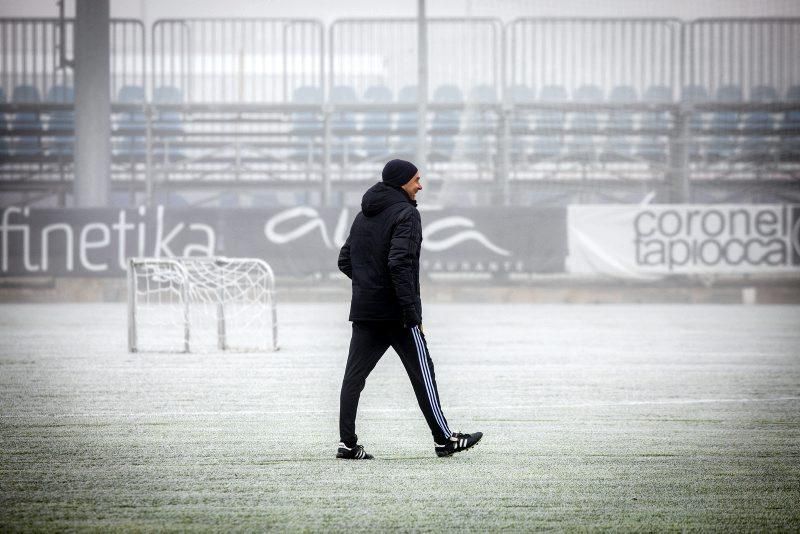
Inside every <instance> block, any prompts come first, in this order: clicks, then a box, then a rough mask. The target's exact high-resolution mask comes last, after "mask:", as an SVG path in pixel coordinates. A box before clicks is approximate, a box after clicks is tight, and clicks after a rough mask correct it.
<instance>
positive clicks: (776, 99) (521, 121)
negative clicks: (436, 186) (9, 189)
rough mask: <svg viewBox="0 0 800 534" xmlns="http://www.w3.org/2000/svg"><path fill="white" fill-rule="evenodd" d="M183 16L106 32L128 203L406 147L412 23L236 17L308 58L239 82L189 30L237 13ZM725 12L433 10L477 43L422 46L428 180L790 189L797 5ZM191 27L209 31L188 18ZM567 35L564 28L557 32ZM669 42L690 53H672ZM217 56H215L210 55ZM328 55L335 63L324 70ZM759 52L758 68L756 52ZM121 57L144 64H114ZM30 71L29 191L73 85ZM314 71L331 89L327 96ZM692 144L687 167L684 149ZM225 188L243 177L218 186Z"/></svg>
mask: <svg viewBox="0 0 800 534" xmlns="http://www.w3.org/2000/svg"><path fill="white" fill-rule="evenodd" d="M48 20H49V19H48ZM52 22H53V21H50V22H48V24H51V23H52ZM183 22H185V24H183V23H181V21H177V22H176V21H156V23H154V25H153V27H152V28H151V29H150V30H151V32H154V31H155V29H156V28H157V29H158V34H157V35H156V34H153V35H152V36H151V37H152V39H145V37H146V36H147V32H146V31H145V30H144V28H143V26H142V25H141V23H139V22H138V21H133V22H131V21H114V22H113V24H114V27H115V28H116V27H119V28H122V27H125V28H128V29H129V30H130V29H133V28H137V29H136V31H135V32H134V33H135V35H136V37H135V39H134V45H133V46H132V47H130V48H127V47H115V48H114V49H113V50H114V52H113V54H114V57H113V58H112V61H113V62H114V65H117V66H116V67H114V70H113V73H114V74H113V76H112V84H111V87H112V89H113V90H114V92H115V96H116V98H115V99H114V100H113V107H112V132H113V143H112V146H113V154H112V162H113V165H112V184H114V188H115V190H117V191H119V190H123V196H122V197H120V199H122V198H123V197H125V198H129V199H131V202H133V203H137V202H140V201H141V200H142V196H141V194H142V192H143V191H144V190H145V189H146V187H145V185H146V184H148V183H149V184H152V183H154V182H155V181H158V180H168V181H170V182H171V183H172V184H173V185H172V186H171V187H175V188H181V187H184V188H186V189H187V190H189V189H196V188H197V187H200V186H202V187H205V188H206V189H209V190H210V191H212V193H210V196H209V197H208V198H217V199H218V202H219V203H221V204H223V203H224V204H226V205H251V204H257V203H259V202H263V203H266V204H269V205H286V204H287V203H289V204H290V203H291V202H292V200H291V199H296V198H300V197H302V198H306V199H309V198H315V199H316V198H321V199H323V201H325V202H333V203H336V202H339V201H340V200H339V199H345V198H347V199H350V198H352V195H350V196H348V195H344V194H340V193H343V190H339V191H338V192H336V191H333V189H332V187H331V180H334V181H335V182H336V185H335V187H337V188H345V187H351V188H352V190H353V191H354V190H356V189H359V188H360V187H362V185H363V183H364V182H365V181H367V180H372V179H374V177H375V175H376V173H377V172H378V171H379V168H380V165H381V163H382V162H383V160H385V159H386V158H388V157H402V158H405V159H415V158H416V157H417V128H418V121H417V111H416V104H417V85H416V81H417V65H416V60H415V56H414V54H408V50H405V49H403V48H402V46H403V45H401V44H399V43H395V42H394V41H393V40H386V39H382V36H384V35H395V34H397V35H402V34H403V33H404V32H406V31H407V30H408V28H412V27H413V21H410V20H407V19H403V20H401V21H387V20H380V21H373V20H371V19H352V20H351V19H348V20H346V21H337V22H335V23H334V24H332V25H331V26H330V27H329V31H330V32H331V34H332V33H333V30H334V28H339V30H338V31H339V34H337V38H335V39H334V38H331V39H325V38H324V33H325V31H326V30H325V27H324V25H322V24H321V23H319V22H318V21H288V22H286V21H278V20H277V19H276V20H275V21H268V20H261V21H256V22H253V23H252V24H250V23H249V22H248V23H242V24H245V26H242V27H247V28H248V30H247V31H246V32H245V33H242V34H241V35H239V36H238V37H237V39H239V40H238V41H237V43H238V44H236V43H235V44H236V46H240V47H243V48H242V49H246V50H249V51H252V53H253V54H262V55H263V57H264V59H265V61H272V60H273V59H274V58H273V56H274V57H278V56H275V54H282V53H283V51H284V48H281V47H287V46H290V47H293V48H292V49H296V50H298V51H302V52H303V54H307V59H308V58H311V59H310V60H309V61H308V63H307V64H304V63H303V60H302V59H301V58H300V57H299V56H298V57H293V56H292V57H286V58H285V61H288V62H289V63H287V64H286V65H284V66H285V67H286V68H285V69H284V68H283V67H282V66H281V64H280V63H275V64H274V65H272V64H270V65H265V66H264V68H263V69H261V70H259V69H254V70H253V71H252V72H250V71H248V72H241V73H240V75H239V76H237V77H235V79H234V78H231V77H230V76H228V75H226V73H227V72H238V71H236V69H238V68H240V61H241V58H240V57H239V56H237V55H236V53H235V50H234V51H233V52H232V51H231V50H232V49H231V48H230V47H231V46H233V45H229V44H227V43H218V44H214V43H213V42H211V41H208V42H204V43H202V46H199V45H200V44H201V43H200V42H199V40H202V39H201V38H202V35H206V36H207V35H211V34H212V33H213V32H214V31H216V29H230V28H233V27H235V26H236V24H239V22H236V23H235V24H234V22H231V21H230V20H227V19H226V20H221V19H220V20H216V19H209V20H205V21H196V20H188V19H187V21H183ZM339 22H341V24H339ZM14 24H22V25H24V24H26V22H25V21H19V22H16V21H15V22H14ZM286 24H288V26H285V25H286ZM732 24H734V23H733V22H730V21H727V20H699V21H687V22H680V21H675V20H667V19H648V20H640V19H636V20H633V19H624V18H620V19H614V20H610V19H609V20H605V19H604V20H591V21H588V20H572V19H551V18H542V19H520V20H515V21H512V22H510V23H508V24H507V25H505V27H503V25H502V24H501V23H499V21H496V20H486V19H480V20H478V19H476V20H474V21H472V20H464V19H453V20H450V19H435V21H433V22H432V24H431V32H432V34H431V39H433V41H432V42H436V43H438V42H440V41H441V42H442V43H445V41H448V39H450V40H452V36H453V35H461V34H462V33H463V34H464V35H467V34H468V35H474V36H476V38H478V37H479V38H480V43H481V44H480V46H477V47H475V46H472V45H470V46H469V47H463V50H462V49H460V48H459V47H453V46H451V45H447V46H444V44H443V48H441V49H437V47H432V48H431V55H430V59H429V66H430V72H431V78H430V79H429V84H430V87H431V88H434V89H433V90H432V91H429V95H430V99H429V102H428V105H427V116H426V121H425V124H426V138H425V141H426V143H425V145H426V148H427V151H428V152H427V156H428V162H429V163H430V165H428V168H427V170H426V178H427V179H428V180H429V181H430V182H433V183H436V182H437V181H439V182H440V183H442V182H444V181H446V180H450V179H455V178H458V179H459V180H477V181H483V180H485V179H486V177H487V176H488V177H490V178H492V179H496V180H498V181H500V180H507V181H508V182H510V183H513V184H514V185H513V187H515V188H517V189H525V188H526V187H527V188H532V189H533V188H535V189H536V194H535V195H525V194H523V195H517V196H516V197H515V199H514V201H516V202H519V201H520V199H525V198H534V197H535V198H537V199H540V200H541V201H546V202H561V201H562V200H563V199H570V201H575V199H576V198H597V195H595V194H594V193H592V194H583V193H581V194H580V195H578V196H576V195H575V194H574V193H575V191H578V190H579V188H575V187H574V186H573V185H572V182H574V180H572V179H573V178H580V179H581V182H582V185H581V187H583V188H584V189H583V191H584V192H586V191H588V189H589V188H591V187H592V186H593V184H603V187H605V188H607V189H608V190H611V189H613V188H618V191H617V192H616V193H615V194H613V195H609V198H617V199H619V198H628V197H629V196H630V197H634V196H635V195H634V194H632V193H630V188H632V187H638V189H635V192H636V194H639V191H640V190H641V188H650V189H652V188H653V187H656V186H654V185H652V184H665V183H666V182H667V181H668V180H673V179H677V178H676V177H681V176H682V177H686V178H687V179H688V180H689V181H690V182H699V181H708V180H716V181H719V182H720V183H724V182H725V181H726V180H730V179H735V180H737V181H744V182H747V181H748V180H763V179H765V178H767V179H770V180H773V181H774V182H775V185H776V187H784V189H786V188H787V187H790V186H791V185H792V184H795V185H796V181H797V179H798V178H799V177H800V168H799V166H800V134H798V131H799V130H800V107H798V106H800V79H798V78H797V76H798V75H799V74H800V73H798V71H797V70H796V69H794V68H793V67H792V65H794V62H795V60H796V57H797V54H798V53H800V50H797V49H796V46H795V45H794V44H792V43H795V42H797V43H800V39H795V40H792V39H790V38H789V37H791V36H800V20H794V19H787V20H780V21H772V20H760V19H753V20H741V21H737V22H735V25H737V26H736V28H740V27H741V28H748V29H747V32H749V33H747V34H748V35H753V36H758V35H769V34H770V32H773V33H774V31H773V30H774V28H775V27H776V26H775V25H776V24H777V25H779V26H780V28H781V31H782V32H783V34H784V35H786V36H787V38H786V40H784V41H782V42H772V41H769V40H763V39H761V40H759V39H750V40H748V39H742V40H734V41H733V42H731V41H730V40H725V39H722V38H721V37H720V35H721V32H720V29H724V30H725V31H728V30H730V28H733V26H732ZM189 27H191V28H198V29H199V28H202V31H201V32H200V33H199V34H195V33H186V31H187V30H186V29H187V28H189ZM215 28H216V29H215ZM281 28H290V29H285V30H283V29H281ZM309 29H311V30H312V31H308V30H309ZM251 30H252V32H256V33H257V32H258V31H265V32H269V33H270V35H272V34H274V35H284V34H283V33H282V32H284V31H286V32H288V33H286V34H285V37H286V40H280V39H278V40H275V41H274V42H272V44H268V43H267V41H263V42H261V41H259V42H258V43H256V42H250V41H248V39H250V40H251V41H252V39H253V37H252V35H255V33H252V32H251ZM500 30H503V31H500ZM656 30H657V31H656ZM737 31H739V30H738V29H737ZM248 32H250V33H248ZM129 35H130V32H129ZM354 35H362V36H363V41H362V40H355V41H354V40H353V39H352V37H353V36H354ZM623 35H625V36H626V37H625V38H624V39H623V38H622V36H623ZM637 35H639V36H640V37H636V36H637ZM248 36H249V37H248ZM492 36H495V37H496V38H495V37H492ZM189 38H191V40H192V41H191V43H190V42H189V41H186V39H189ZM792 38H794V37H792ZM182 39H183V40H182ZM437 39H438V40H437ZM598 39H599V40H602V41H603V42H605V43H607V44H608V46H609V48H608V50H606V53H605V54H604V55H603V56H602V58H601V59H602V60H598V58H597V57H596V50H594V49H593V47H592V46H589V45H590V44H591V42H593V40H598ZM195 41H198V42H197V43H195ZM495 41H497V42H495ZM502 41H504V42H502ZM376 42H380V46H379V47H377V48H376V46H377V45H376ZM566 42H572V43H573V45H571V46H570V47H567V48H565V46H564V43H566ZM146 44H149V46H151V47H152V49H151V50H147V49H146V46H145V45H146ZM173 44H174V46H173ZM189 44H192V46H189ZM445 44H447V43H445ZM451 44H452V43H451ZM195 45H197V46H195ZM500 45H502V46H500ZM679 45H681V46H682V47H683V50H684V53H678V52H677V51H678V50H680V49H681V46H679ZM326 46H327V47H328V49H326ZM215 47H217V48H219V49H218V50H217V48H215ZM274 47H277V48H274ZM793 47H794V48H793ZM237 49H238V48H237ZM365 50H366V51H367V52H368V51H370V50H373V51H374V50H377V52H373V55H369V54H367V53H365ZM437 50H438V52H437ZM38 52H39V51H38V50H36V49H30V50H28V51H27V52H26V50H24V49H23V50H22V51H21V52H20V53H21V54H22V56H24V55H25V54H26V53H29V54H30V55H35V54H36V53H38ZM216 53H219V54H221V55H220V58H221V59H222V60H223V61H222V65H221V66H220V65H217V64H215V63H214V61H216V60H213V61H212V59H213V58H214V57H216V56H214V54H216ZM248 53H249V52H248ZM7 54H8V51H6V50H0V56H3V57H6V58H7ZM126 54H127V56H126ZM593 54H594V55H593ZM326 56H327V57H330V58H331V60H332V63H333V64H334V65H335V67H336V69H335V70H331V71H330V72H327V71H325V70H324V69H323V62H322V59H321V58H323V57H326ZM144 57H152V61H153V65H151V66H150V68H149V69H146V68H145V66H144V65H143V64H141V65H138V63H140V62H141V61H142V58H144ZM259 57H261V56H259ZM304 57H305V56H304ZM220 58H217V59H220ZM354 58H360V59H358V60H357V61H356V60H354ZM715 58H716V59H715ZM765 58H766V59H768V62H769V68H767V67H766V66H765V67H764V68H761V66H759V64H758V61H759V60H764V61H766V59H765ZM247 61H249V59H248V60H247ZM598 61H599V62H598ZM0 64H3V63H2V62H0ZM8 64H10V63H9V62H8V61H7V62H6V63H5V65H8ZM127 64H131V65H133V64H137V66H136V67H135V68H133V69H132V70H131V69H128V70H127V71H126V70H125V69H126V68H127V67H120V66H119V65H127ZM501 64H502V65H504V67H503V68H502V69H501V68H500V65H501ZM188 65H196V66H198V68H197V69H195V70H192V69H188V70H187V66H188ZM156 67H157V68H156ZM4 68H6V69H7V67H4ZM42 68H44V69H45V72H42V71H41V69H39V70H38V71H37V72H35V73H30V74H26V73H24V72H17V71H13V72H12V71H10V70H8V71H3V73H2V74H4V77H3V78H0V79H2V80H3V81H2V83H0V107H2V109H0V156H2V158H0V179H3V180H9V181H11V180H14V181H16V183H17V184H20V185H18V187H21V188H22V189H24V188H25V186H26V184H29V185H30V188H31V189H36V190H42V189H45V188H46V187H47V183H48V181H50V182H55V181H56V179H57V181H59V182H60V183H61V184H66V185H67V186H69V184H70V179H71V178H72V175H73V173H74V169H73V168H72V159H73V157H74V127H75V117H74V110H72V109H71V108H70V104H71V103H72V102H73V100H74V90H73V88H72V86H71V82H70V81H69V78H67V77H65V75H64V73H63V72H61V71H59V72H55V71H53V72H48V71H46V69H47V68H48V67H46V66H45V67H42ZM231 69H233V70H231ZM273 70H274V71H275V72H276V73H277V74H275V73H273ZM119 73H122V75H120V74H119ZM323 87H329V88H330V90H329V91H328V94H327V96H325V95H324V91H323ZM9 95H10V98H8V97H9ZM41 95H45V97H44V98H43V99H42V98H41ZM148 95H149V96H148ZM465 95H466V98H465ZM674 97H677V98H674ZM781 97H783V98H781ZM380 104H386V106H387V107H386V108H385V109H381V108H380V107H376V105H377V106H379V105H380ZM401 105H402V106H401ZM342 106H344V108H343V107H342ZM683 113H687V114H688V115H687V117H688V121H689V129H688V133H687V134H686V135H688V137H687V138H685V139H684V138H682V137H681V136H682V135H684V133H682V131H681V130H679V126H680V125H681V124H685V122H683V117H684V115H683ZM326 116H327V117H328V119H329V125H330V128H329V130H328V133H327V134H326V129H325V118H326ZM501 118H502V119H504V120H500V119H501ZM679 119H680V120H679ZM148 126H149V128H148ZM501 126H503V128H501ZM148 132H149V135H151V138H150V140H149V143H150V146H151V153H150V156H151V157H150V158H147V155H148V154H147V146H148V139H147V136H148ZM682 151H685V152H682ZM326 153H328V154H329V155H330V160H329V163H330V165H327V164H326V162H325V158H324V155H325V154H326ZM684 153H685V155H687V156H688V158H687V159H688V163H686V164H683V163H680V162H681V161H683V160H682V159H681V157H680V156H681V155H682V154H684ZM500 156H503V158H501V157H500ZM673 156H675V157H674V158H673ZM668 162H669V165H668ZM676 162H677V163H676ZM676 164H677V165H685V168H683V167H675V165H676ZM545 183H546V184H547V188H549V189H547V190H545V188H544V187H543V186H542V184H545ZM635 184H638V185H635ZM228 186H230V187H234V188H243V189H241V191H243V192H240V190H239V189H237V190H236V191H235V195H233V194H232V195H230V196H225V195H221V191H222V190H224V189H225V188H227V187H228ZM640 186H641V187H640ZM215 188H216V189H215ZM272 188H276V190H275V191H273V190H272ZM325 188H327V190H326V189H325ZM264 189H269V191H265V190H264ZM297 190H301V191H302V193H301V194H298V193H297ZM668 190H670V188H669V187H666V186H664V188H663V189H661V191H668ZM742 190H743V191H745V190H746V188H743V189H742ZM151 191H152V188H151ZM323 191H326V192H325V194H322V192H323ZM349 192H352V191H349ZM349 192H348V194H349ZM312 193H313V194H312ZM137 195H138V197H137ZM214 195H216V196H214ZM248 196H249V199H248V198H247V197H248ZM487 198H488V197H487ZM506 198H508V197H506ZM120 201H122V200H120ZM342 201H344V200H342ZM538 201H539V200H532V202H538ZM59 202H60V200H59Z"/></svg>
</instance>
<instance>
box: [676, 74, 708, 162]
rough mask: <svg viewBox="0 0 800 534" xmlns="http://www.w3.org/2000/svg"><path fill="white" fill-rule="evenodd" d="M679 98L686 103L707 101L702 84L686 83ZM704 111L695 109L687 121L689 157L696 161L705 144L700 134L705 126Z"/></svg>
mask: <svg viewBox="0 0 800 534" xmlns="http://www.w3.org/2000/svg"><path fill="white" fill-rule="evenodd" d="M681 100H682V101H683V102H685V103H687V104H702V103H704V102H708V91H707V90H706V88H705V87H703V86H702V85H687V86H685V87H683V89H682V91H681ZM704 115H705V114H704V113H701V112H698V111H695V112H693V113H692V118H691V120H690V122H689V130H690V139H691V141H690V143H689V159H690V160H692V161H698V160H700V159H702V157H703V154H702V147H703V146H704V145H705V144H706V143H705V141H704V139H703V137H701V135H702V131H703V128H704V127H705V119H704Z"/></svg>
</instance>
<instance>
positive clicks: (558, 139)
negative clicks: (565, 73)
mask: <svg viewBox="0 0 800 534" xmlns="http://www.w3.org/2000/svg"><path fill="white" fill-rule="evenodd" d="M539 100H541V101H542V102H554V103H557V102H566V101H567V90H566V89H564V87H562V86H560V85H545V86H544V87H542V91H541V93H540V94H539ZM533 122H534V125H535V129H536V139H535V140H534V143H533V154H532V158H533V159H535V160H549V159H556V158H558V157H559V156H560V155H561V152H562V150H563V144H564V143H563V134H561V133H558V134H554V133H553V132H551V131H549V130H553V129H559V130H560V129H563V128H564V126H565V122H566V117H565V114H564V112H563V111H555V110H554V111H537V112H536V113H535V114H534V117H533Z"/></svg>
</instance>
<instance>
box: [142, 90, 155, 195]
mask: <svg viewBox="0 0 800 534" xmlns="http://www.w3.org/2000/svg"><path fill="white" fill-rule="evenodd" d="M143 105H144V120H145V138H144V196H145V204H146V205H147V206H152V205H153V199H154V197H155V183H153V108H152V106H150V104H143Z"/></svg>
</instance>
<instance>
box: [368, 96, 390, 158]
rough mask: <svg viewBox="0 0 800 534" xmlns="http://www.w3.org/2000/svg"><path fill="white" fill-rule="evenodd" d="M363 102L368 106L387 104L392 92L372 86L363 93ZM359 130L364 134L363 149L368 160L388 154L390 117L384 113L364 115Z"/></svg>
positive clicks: (376, 112) (373, 112)
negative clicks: (368, 104)
mask: <svg viewBox="0 0 800 534" xmlns="http://www.w3.org/2000/svg"><path fill="white" fill-rule="evenodd" d="M364 101H366V102H368V103H370V104H388V103H391V101H392V91H391V90H390V89H389V88H388V87H386V86H385V85H373V86H372V87H369V88H367V90H366V91H364ZM361 129H362V131H363V132H364V134H365V136H366V137H365V139H364V149H365V151H366V157H367V158H370V159H374V158H378V157H384V156H386V155H388V154H389V132H390V131H391V129H392V115H391V113H388V112H386V111H368V112H366V113H364V115H363V119H362V121H361Z"/></svg>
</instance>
